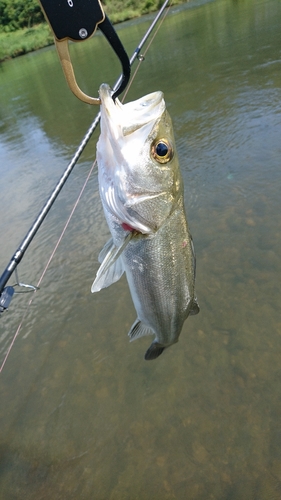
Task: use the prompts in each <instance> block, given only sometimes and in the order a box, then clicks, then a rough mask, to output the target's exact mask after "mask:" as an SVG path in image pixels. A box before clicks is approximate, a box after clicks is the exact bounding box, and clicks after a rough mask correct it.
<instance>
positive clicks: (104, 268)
mask: <svg viewBox="0 0 281 500" xmlns="http://www.w3.org/2000/svg"><path fill="white" fill-rule="evenodd" d="M133 235H134V233H133V232H130V233H129V234H128V235H127V236H126V238H125V239H124V241H123V243H122V245H121V246H120V247H116V246H115V245H114V243H113V239H112V238H110V240H109V241H108V242H107V243H106V244H105V245H104V247H103V249H102V250H101V252H100V254H99V257H98V259H99V262H101V266H100V268H99V269H98V272H97V275H96V279H95V281H94V283H93V284H92V288H91V292H92V293H94V292H99V291H100V290H101V289H102V288H107V287H108V286H110V285H112V283H115V282H116V281H118V280H119V279H120V278H121V276H122V274H123V272H124V267H123V264H122V261H121V259H119V257H120V255H121V253H122V252H123V250H124V249H125V248H126V246H127V245H128V243H129V241H130V240H131V239H132V237H133Z"/></svg>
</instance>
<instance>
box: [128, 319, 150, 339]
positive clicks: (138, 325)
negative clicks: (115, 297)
mask: <svg viewBox="0 0 281 500" xmlns="http://www.w3.org/2000/svg"><path fill="white" fill-rule="evenodd" d="M145 335H155V333H154V331H153V330H152V329H151V328H150V327H149V326H146V325H144V324H143V323H142V322H141V321H140V320H139V319H136V321H135V322H134V323H133V325H132V327H131V330H130V331H129V333H128V336H129V337H130V342H132V341H133V340H136V339H139V338H140V337H144V336H145Z"/></svg>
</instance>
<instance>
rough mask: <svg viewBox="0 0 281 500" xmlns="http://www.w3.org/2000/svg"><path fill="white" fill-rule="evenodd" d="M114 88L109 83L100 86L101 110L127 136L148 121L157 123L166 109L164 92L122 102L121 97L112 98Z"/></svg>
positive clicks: (108, 120) (107, 119)
mask: <svg viewBox="0 0 281 500" xmlns="http://www.w3.org/2000/svg"><path fill="white" fill-rule="evenodd" d="M113 93H114V92H113V90H112V89H111V88H110V86H109V85H108V84H107V83H103V84H102V85H101V86H100V88H99V96H100V100H101V112H102V114H103V116H104V118H105V119H106V121H107V122H108V125H109V123H110V122H111V124H113V123H114V126H115V127H118V128H119V130H120V129H121V131H122V135H123V136H127V135H129V134H131V133H133V132H135V131H136V130H139V129H140V128H141V127H143V126H144V125H146V124H147V123H155V121H156V120H157V119H158V118H160V116H161V115H162V113H163V112H164V110H165V102H164V98H163V92H161V91H157V92H152V93H150V94H147V95H146V96H144V97H141V98H140V99H137V100H136V101H132V102H129V103H126V104H122V103H121V102H120V101H119V99H115V101H114V100H113V99H112V95H113Z"/></svg>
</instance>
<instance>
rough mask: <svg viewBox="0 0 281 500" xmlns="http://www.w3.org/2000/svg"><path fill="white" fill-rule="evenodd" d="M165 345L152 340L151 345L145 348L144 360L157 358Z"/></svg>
mask: <svg viewBox="0 0 281 500" xmlns="http://www.w3.org/2000/svg"><path fill="white" fill-rule="evenodd" d="M164 349H165V347H163V346H161V344H158V342H152V344H151V346H150V347H149V348H148V349H147V351H146V353H145V355H144V359H145V360H146V361H151V360H152V359H156V358H158V356H160V354H162V352H163V351H164Z"/></svg>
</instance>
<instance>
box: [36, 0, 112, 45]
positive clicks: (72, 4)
mask: <svg viewBox="0 0 281 500" xmlns="http://www.w3.org/2000/svg"><path fill="white" fill-rule="evenodd" d="M39 2H40V3H41V6H42V9H43V11H44V13H45V17H46V19H47V21H48V22H49V24H50V26H51V28H52V30H53V32H54V35H55V37H56V39H57V40H64V39H66V38H68V39H70V40H76V41H78V40H80V41H81V40H86V39H87V38H90V36H92V35H93V34H94V32H95V30H96V28H97V27H98V24H99V23H100V22H102V21H103V19H104V12H103V9H102V6H101V4H100V2H99V0H39Z"/></svg>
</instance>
